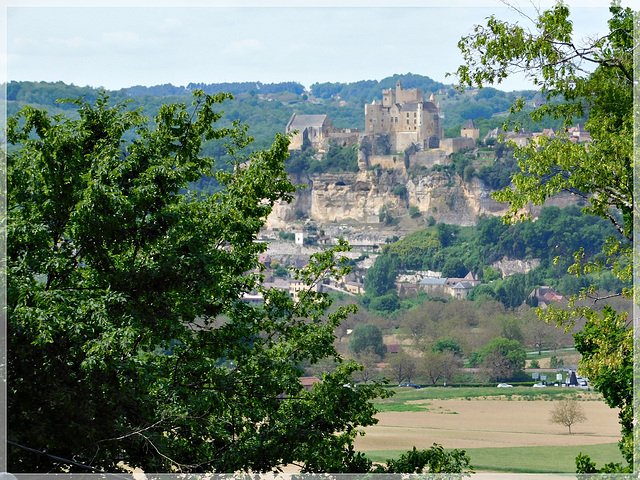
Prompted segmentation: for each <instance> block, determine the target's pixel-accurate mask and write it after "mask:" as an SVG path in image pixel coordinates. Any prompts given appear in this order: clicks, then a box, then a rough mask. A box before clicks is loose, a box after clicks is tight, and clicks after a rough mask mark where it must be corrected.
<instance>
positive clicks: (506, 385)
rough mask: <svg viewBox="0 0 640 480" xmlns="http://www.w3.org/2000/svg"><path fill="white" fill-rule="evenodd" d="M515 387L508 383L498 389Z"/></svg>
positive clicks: (499, 385)
mask: <svg viewBox="0 0 640 480" xmlns="http://www.w3.org/2000/svg"><path fill="white" fill-rule="evenodd" d="M511 387H513V385H509V384H508V383H499V384H498V388H511Z"/></svg>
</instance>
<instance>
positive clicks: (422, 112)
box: [364, 80, 444, 152]
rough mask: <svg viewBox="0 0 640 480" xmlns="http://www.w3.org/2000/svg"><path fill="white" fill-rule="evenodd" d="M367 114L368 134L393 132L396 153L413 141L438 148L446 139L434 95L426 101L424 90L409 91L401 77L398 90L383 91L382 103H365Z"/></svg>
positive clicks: (427, 146)
mask: <svg viewBox="0 0 640 480" xmlns="http://www.w3.org/2000/svg"><path fill="white" fill-rule="evenodd" d="M364 116H365V132H364V133H365V134H367V135H376V134H383V133H387V134H389V135H390V139H391V149H392V151H395V152H402V151H404V150H405V149H406V148H408V147H409V146H410V145H411V144H415V145H417V146H418V147H419V148H420V149H426V148H438V147H439V146H440V140H441V139H443V138H444V129H443V128H442V124H441V122H440V109H439V108H438V106H437V105H436V104H435V103H434V102H433V95H432V96H431V98H430V99H429V101H427V102H425V101H424V100H423V93H422V90H420V89H418V88H409V89H406V90H405V89H403V88H402V83H401V82H400V80H398V83H397V84H396V88H395V90H393V89H391V88H390V89H385V90H382V103H379V102H377V101H376V100H374V101H373V103H371V104H367V105H365V107H364Z"/></svg>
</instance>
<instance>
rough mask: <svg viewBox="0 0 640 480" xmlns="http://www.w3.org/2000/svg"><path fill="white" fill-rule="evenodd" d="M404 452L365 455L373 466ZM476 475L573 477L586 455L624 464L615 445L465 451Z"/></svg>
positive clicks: (393, 451) (600, 463)
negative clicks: (550, 475)
mask: <svg viewBox="0 0 640 480" xmlns="http://www.w3.org/2000/svg"><path fill="white" fill-rule="evenodd" d="M404 452H405V451H404V450H377V451H374V452H368V455H369V458H371V460H373V461H374V462H385V461H386V460H387V459H390V458H397V457H398V456H399V455H400V454H401V453H404ZM466 452H467V454H468V455H469V457H470V458H471V464H472V465H473V468H474V470H475V471H478V472H479V471H485V472H514V473H574V472H575V471H576V464H575V458H576V457H577V456H578V454H580V453H582V454H585V455H589V456H590V457H591V460H593V461H595V462H596V463H597V464H599V465H603V464H605V463H609V462H623V458H622V455H621V454H620V450H619V449H618V445H617V444H616V443H605V444H600V445H582V446H570V447H503V448H469V449H466Z"/></svg>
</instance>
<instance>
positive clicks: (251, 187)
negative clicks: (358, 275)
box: [7, 92, 385, 472]
mask: <svg viewBox="0 0 640 480" xmlns="http://www.w3.org/2000/svg"><path fill="white" fill-rule="evenodd" d="M227 98H229V95H216V96H209V95H205V94H203V93H202V92H194V101H193V105H192V106H191V107H187V106H186V105H184V104H173V105H165V106H163V107H161V109H160V112H159V114H158V116H157V117H156V118H155V121H154V123H153V124H152V125H153V127H150V126H149V125H148V123H147V121H146V120H145V119H144V117H143V116H142V115H141V113H140V112H139V111H129V110H127V109H126V108H125V105H122V104H119V105H116V106H110V105H109V103H108V98H107V97H106V96H104V95H103V96H101V97H99V98H98V99H97V100H96V102H95V103H94V104H90V103H87V102H85V101H83V100H78V101H74V102H73V104H74V105H75V107H76V108H77V110H78V119H77V120H71V119H68V118H65V117H63V116H54V117H50V116H48V115H47V114H46V112H44V111H41V110H36V109H33V108H30V107H26V108H24V109H23V110H22V111H21V112H20V113H19V114H18V115H17V116H15V117H11V118H10V119H9V121H8V130H7V140H8V143H9V145H10V153H9V155H8V192H7V194H8V198H7V203H8V209H7V211H8V220H9V221H8V235H7V239H8V243H7V268H8V287H7V313H8V318H9V325H8V332H9V336H8V337H9V338H8V352H7V357H8V370H7V376H8V385H9V387H8V419H9V424H8V436H9V440H10V441H11V442H12V447H11V450H10V451H9V456H8V464H9V469H10V470H11V471H13V472H25V471H27V472H37V471H45V472H51V471H71V472H74V471H80V470H82V468H81V467H80V466H79V464H85V465H89V466H91V467H92V468H97V469H105V470H109V471H116V470H120V469H121V467H120V465H121V462H124V463H125V464H127V465H128V466H130V467H139V468H141V469H143V470H144V471H147V472H171V471H176V470H178V471H183V472H204V471H215V472H233V471H247V470H251V471H254V472H266V471H272V470H277V469H278V468H280V466H281V465H285V464H291V463H295V464H298V465H300V466H301V468H302V470H303V471H308V472H320V471H334V472H342V471H367V470H368V469H369V468H370V461H368V460H367V459H366V458H365V457H364V456H363V455H362V454H360V453H357V452H355V451H354V449H353V439H354V437H355V436H356V434H357V427H358V426H361V425H363V426H364V425H371V424H373V423H375V419H374V417H373V415H374V413H375V409H374V408H373V406H372V405H371V403H370V400H371V399H373V398H375V397H376V396H378V395H380V394H382V395H385V394H384V391H383V390H382V387H381V386H380V385H377V384H373V385H366V386H364V387H363V388H359V389H357V390H353V391H352V390H349V389H345V388H343V385H344V384H345V383H346V382H348V381H350V378H351V375H352V373H353V372H355V371H357V370H358V368H359V367H358V366H357V365H356V364H355V363H351V362H346V363H344V362H343V363H339V365H338V367H337V368H336V370H335V371H334V372H331V373H327V374H325V375H324V376H323V378H322V383H321V384H318V385H316V386H315V388H314V389H313V391H311V392H307V391H305V390H304V389H303V388H302V385H301V382H300V381H299V377H300V376H301V374H302V371H301V370H300V367H299V365H301V364H302V363H304V362H310V363H311V364H313V363H316V362H318V361H319V360H321V359H324V358H329V359H334V360H335V361H336V362H341V359H340V357H339V355H338V354H337V352H336V351H335V349H334V346H333V342H334V339H335V337H334V334H333V331H334V329H335V328H336V326H337V325H338V324H339V322H340V320H341V319H342V318H344V317H345V315H347V313H348V312H349V311H350V310H352V308H351V307H345V308H339V309H338V310H337V311H335V312H334V313H331V314H327V308H328V307H329V306H330V303H331V301H330V299H329V298H328V297H327V296H326V295H324V294H319V293H316V292H315V291H314V288H313V285H314V284H315V282H317V281H320V280H321V279H322V278H323V277H324V276H326V275H333V274H339V275H342V274H344V273H346V271H347V270H346V269H345V268H343V266H344V265H345V263H344V262H343V261H338V260H337V258H336V255H337V254H338V252H339V251H342V250H344V249H346V248H347V246H346V244H344V242H341V244H340V245H339V246H338V247H337V248H336V249H335V250H329V251H327V252H324V253H321V254H318V255H315V256H313V257H312V258H311V259H310V262H309V266H308V267H307V268H305V269H303V270H296V271H294V272H293V273H294V275H295V277H296V278H298V279H299V280H301V281H302V282H304V283H305V284H306V285H307V287H308V288H307V290H305V291H303V292H301V294H300V300H299V301H297V302H294V301H293V300H292V299H291V298H290V297H289V295H287V294H286V293H285V292H279V291H277V290H271V289H267V288H265V287H264V286H263V285H262V283H261V277H260V273H259V269H260V264H259V262H258V254H259V253H261V252H263V251H264V250H265V248H266V245H264V244H263V243H259V242H256V241H255V240H256V238H257V235H258V233H259V231H260V229H261V228H262V226H263V225H264V222H265V219H266V217H267V216H268V215H269V213H270V212H271V209H272V207H273V205H274V204H275V203H276V202H278V201H288V200H290V199H291V195H292V194H293V193H294V192H295V190H296V189H295V187H294V186H293V185H292V184H291V183H290V182H289V180H288V178H287V174H286V172H285V171H284V167H283V164H284V160H285V158H286V157H287V146H288V139H287V138H286V137H284V136H280V135H278V136H277V137H276V139H275V142H274V144H273V146H272V147H271V148H270V149H268V150H259V151H255V152H253V153H248V154H247V153H243V152H244V149H243V147H245V146H247V145H248V144H249V142H250V138H249V137H248V136H247V132H246V128H244V127H242V126H241V125H239V124H234V125H233V126H231V127H228V128H215V127H214V124H215V122H216V121H217V120H218V119H219V118H220V115H221V114H220V113H219V112H217V111H216V107H217V106H218V105H219V104H220V103H221V102H222V101H224V100H225V99H227ZM132 137H133V140H132V141H125V140H124V139H125V138H132ZM208 139H219V140H224V141H226V143H227V144H228V146H227V149H228V152H229V154H230V155H232V157H233V158H234V159H235V161H234V164H233V168H232V169H229V170H228V171H227V172H224V171H220V172H219V173H218V174H217V179H218V181H219V182H220V184H222V185H223V186H224V189H223V190H222V191H220V192H218V193H216V194H214V195H201V196H197V195H194V194H193V193H190V192H189V191H187V185H188V183H189V182H193V181H195V180H197V179H199V178H200V177H201V176H202V175H206V174H210V173H211V169H212V168H213V166H214V159H212V158H207V157H202V156H200V155H199V152H200V148H201V145H202V142H203V141H205V140H208ZM256 272H257V273H256ZM252 291H258V292H260V293H262V295H263V296H264V298H265V302H264V304H263V305H261V306H253V305H250V304H248V303H246V302H244V301H242V297H243V295H244V294H245V293H249V292H252ZM22 447H28V448H35V449H43V450H46V452H48V453H43V454H42V455H40V456H38V455H34V453H33V452H32V451H27V449H26V448H22ZM48 454H50V455H55V456H57V457H62V458H67V459H74V461H75V462H76V463H75V464H69V465H65V464H64V462H60V461H54V462H53V464H52V462H51V457H47V456H46V455H48Z"/></svg>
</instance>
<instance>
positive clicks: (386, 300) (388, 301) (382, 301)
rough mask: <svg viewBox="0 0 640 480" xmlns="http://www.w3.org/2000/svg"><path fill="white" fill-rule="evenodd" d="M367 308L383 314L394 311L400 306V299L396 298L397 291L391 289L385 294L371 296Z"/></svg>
mask: <svg viewBox="0 0 640 480" xmlns="http://www.w3.org/2000/svg"><path fill="white" fill-rule="evenodd" d="M369 308H370V309H371V310H373V311H374V312H379V313H383V314H384V313H391V312H395V311H396V310H398V309H399V308H400V299H399V298H398V292H397V291H395V290H392V291H390V292H389V293H386V294H385V295H381V296H379V297H375V298H372V299H371V302H370V303H369Z"/></svg>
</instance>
